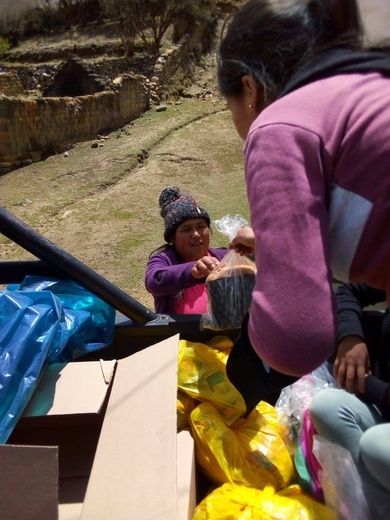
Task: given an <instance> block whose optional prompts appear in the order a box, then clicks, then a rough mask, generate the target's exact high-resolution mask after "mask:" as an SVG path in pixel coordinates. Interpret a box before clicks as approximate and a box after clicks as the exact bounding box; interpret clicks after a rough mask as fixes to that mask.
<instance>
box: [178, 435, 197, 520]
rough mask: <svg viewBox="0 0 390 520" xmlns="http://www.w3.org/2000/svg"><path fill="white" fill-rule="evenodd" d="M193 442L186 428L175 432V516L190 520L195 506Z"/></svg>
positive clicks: (181, 519) (179, 518) (179, 519)
mask: <svg viewBox="0 0 390 520" xmlns="http://www.w3.org/2000/svg"><path fill="white" fill-rule="evenodd" d="M195 478H196V477H195V443H194V439H193V438H192V435H191V434H190V432H189V431H187V430H182V431H181V432H179V433H178V434H177V501H178V503H177V517H178V520H191V519H192V516H193V512H194V509H195V507H196V486H195Z"/></svg>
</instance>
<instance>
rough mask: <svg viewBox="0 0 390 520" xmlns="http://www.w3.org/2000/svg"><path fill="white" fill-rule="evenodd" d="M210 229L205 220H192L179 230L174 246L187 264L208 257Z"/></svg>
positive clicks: (184, 223)
mask: <svg viewBox="0 0 390 520" xmlns="http://www.w3.org/2000/svg"><path fill="white" fill-rule="evenodd" d="M209 243H210V228H209V227H208V225H207V223H206V221H205V220H204V219H203V218H191V219H189V220H186V221H185V222H183V223H182V224H180V226H179V227H178V228H177V230H176V233H175V236H174V238H173V240H172V244H173V245H174V246H175V248H176V251H177V252H178V254H179V255H180V256H181V258H182V259H183V260H184V261H185V262H190V261H196V260H199V259H200V258H202V257H203V256H206V255H207V250H208V248H209Z"/></svg>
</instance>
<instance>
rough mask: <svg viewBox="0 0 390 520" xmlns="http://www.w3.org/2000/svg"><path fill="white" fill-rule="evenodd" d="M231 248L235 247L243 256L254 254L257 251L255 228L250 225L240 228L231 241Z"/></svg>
mask: <svg viewBox="0 0 390 520" xmlns="http://www.w3.org/2000/svg"><path fill="white" fill-rule="evenodd" d="M229 249H234V250H235V252H236V253H238V254H239V255H241V256H243V255H252V254H253V253H254V252H255V234H254V233H253V229H252V228H251V227H249V226H245V227H243V228H241V229H239V230H238V231H237V234H236V236H235V237H234V238H233V240H231V241H230V242H229Z"/></svg>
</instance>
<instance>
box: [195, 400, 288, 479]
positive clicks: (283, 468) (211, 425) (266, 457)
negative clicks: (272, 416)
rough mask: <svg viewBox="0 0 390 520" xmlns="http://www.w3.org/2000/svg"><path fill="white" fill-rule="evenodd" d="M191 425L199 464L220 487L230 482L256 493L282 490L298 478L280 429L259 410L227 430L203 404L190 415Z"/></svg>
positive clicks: (214, 411)
mask: <svg viewBox="0 0 390 520" xmlns="http://www.w3.org/2000/svg"><path fill="white" fill-rule="evenodd" d="M269 406H271V405H267V407H264V409H265V410H267V409H268V407H269ZM189 422H190V427H191V431H192V434H193V437H194V440H195V446H196V450H195V453H196V458H197V461H198V463H199V465H200V466H201V468H202V469H203V471H204V473H205V474H206V475H207V476H208V478H210V479H211V480H212V481H214V482H216V483H217V484H224V483H227V482H230V483H234V484H242V485H245V486H250V487H254V488H257V489H263V488H264V487H265V486H266V485H267V484H271V485H272V486H273V487H274V488H275V489H281V488H284V487H285V486H287V485H288V484H290V483H291V481H292V479H293V478H294V477H295V470H294V465H293V461H292V459H291V456H290V453H289V450H288V449H287V446H286V445H285V443H284V441H283V438H282V435H281V429H280V428H279V426H278V425H277V424H275V423H274V422H273V421H267V419H266V417H265V416H264V415H262V414H261V413H260V412H259V411H258V409H255V410H253V412H252V413H251V414H250V415H249V417H248V418H247V419H238V420H237V421H235V422H234V424H231V425H230V426H228V425H227V424H226V422H225V421H224V419H223V418H222V417H221V415H220V414H219V413H218V411H217V410H216V409H215V407H214V406H213V405H212V404H211V403H202V404H200V405H199V406H197V407H196V408H195V409H194V410H193V411H192V412H191V415H190V421H189Z"/></svg>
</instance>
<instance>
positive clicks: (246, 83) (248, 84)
mask: <svg viewBox="0 0 390 520" xmlns="http://www.w3.org/2000/svg"><path fill="white" fill-rule="evenodd" d="M242 85H243V93H244V97H245V103H246V104H247V105H248V106H251V107H253V108H255V109H256V108H257V107H258V106H259V102H260V87H259V85H258V83H257V82H256V81H255V80H254V79H253V78H252V76H249V75H245V76H243V77H242Z"/></svg>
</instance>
